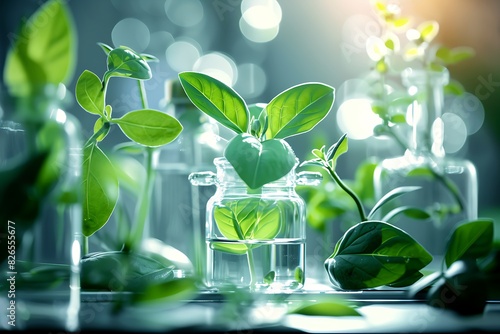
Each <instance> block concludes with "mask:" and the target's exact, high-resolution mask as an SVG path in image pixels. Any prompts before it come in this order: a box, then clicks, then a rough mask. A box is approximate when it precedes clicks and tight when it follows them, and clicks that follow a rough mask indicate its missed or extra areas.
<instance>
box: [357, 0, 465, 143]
mask: <svg viewBox="0 0 500 334" xmlns="http://www.w3.org/2000/svg"><path fill="white" fill-rule="evenodd" d="M372 7H373V8H374V11H375V13H376V15H377V17H378V19H379V21H380V23H381V25H382V30H383V33H382V35H381V36H380V37H378V36H370V37H369V38H368V39H367V42H366V51H367V54H368V56H369V58H370V59H371V60H373V61H374V67H373V69H374V74H376V75H375V76H374V78H375V82H373V83H372V85H371V87H373V88H372V91H371V95H372V98H373V99H374V103H373V105H372V109H373V112H374V113H375V114H377V115H378V116H379V117H380V119H381V120H382V124H380V125H378V126H377V127H376V128H375V129H374V135H375V136H381V135H385V136H390V137H392V138H394V139H396V141H397V142H398V143H399V144H400V145H401V146H402V148H403V149H406V148H407V147H408V144H407V143H406V141H405V140H404V139H403V138H401V136H400V135H398V133H397V129H398V127H400V126H402V125H403V126H404V124H405V123H406V110H407V107H408V105H409V104H411V103H412V101H413V98H411V97H409V96H408V94H406V93H405V92H401V91H399V90H398V89H393V90H390V91H388V90H387V89H386V88H385V85H386V84H387V75H389V74H391V73H398V70H397V69H394V68H393V67H392V65H391V58H392V57H395V56H398V55H401V56H402V57H403V59H405V60H406V61H407V62H409V63H411V62H413V61H417V62H420V64H421V65H420V66H422V67H423V68H424V69H427V70H434V71H442V70H443V68H445V67H446V66H448V65H453V64H456V63H459V62H461V61H464V60H466V59H469V58H471V57H472V56H474V50H473V49H472V48H470V47H463V46H459V47H455V48H448V47H446V46H444V45H439V44H438V45H436V46H435V47H433V46H434V42H435V39H436V36H437V35H438V32H439V24H438V22H436V21H434V20H429V21H424V22H422V23H420V24H419V25H418V26H417V27H415V28H412V27H410V25H411V24H410V23H411V20H410V18H408V17H404V16H401V10H400V8H399V7H398V6H397V5H395V4H388V3H387V1H384V0H374V1H372ZM397 33H400V34H405V35H406V36H407V38H408V44H407V45H406V46H405V47H404V48H402V47H401V41H400V40H399V38H398V36H397ZM393 88H394V87H393ZM444 91H445V93H449V94H455V95H460V94H463V92H464V88H463V86H462V85H461V84H460V83H459V82H458V81H456V80H453V79H452V80H450V82H449V83H448V84H447V85H446V86H445V87H444Z"/></svg>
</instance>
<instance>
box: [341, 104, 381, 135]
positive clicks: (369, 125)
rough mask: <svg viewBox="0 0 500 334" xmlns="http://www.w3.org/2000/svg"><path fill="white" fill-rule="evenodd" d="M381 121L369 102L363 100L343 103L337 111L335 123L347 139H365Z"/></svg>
mask: <svg viewBox="0 0 500 334" xmlns="http://www.w3.org/2000/svg"><path fill="white" fill-rule="evenodd" d="M381 122H382V121H381V120H380V118H379V117H378V116H377V115H375V113H374V112H373V111H372V107H371V102H370V100H369V99H365V98H355V99H350V100H346V101H344V102H343V103H342V104H341V105H340V107H339V109H338V110H337V123H338V125H339V128H340V130H341V131H342V132H345V133H347V136H348V137H349V139H357V140H361V139H366V138H368V137H370V136H372V135H373V128H374V127H375V126H377V125H378V124H380V123H381Z"/></svg>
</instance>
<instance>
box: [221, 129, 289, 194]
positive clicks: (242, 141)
mask: <svg viewBox="0 0 500 334" xmlns="http://www.w3.org/2000/svg"><path fill="white" fill-rule="evenodd" d="M224 156H225V157H226V159H227V160H228V161H229V162H230V163H231V165H232V166H233V167H234V169H235V170H236V173H238V176H239V177H240V178H241V179H242V180H243V181H244V182H245V183H246V184H247V185H248V186H249V187H250V188H252V189H257V188H260V187H262V186H263V185H265V184H267V183H269V182H272V181H276V180H278V179H280V178H282V177H283V176H285V175H286V174H288V173H289V172H290V171H291V170H292V168H293V167H294V166H295V164H296V163H297V158H296V156H295V153H294V152H293V150H292V148H291V147H290V146H289V145H288V143H286V142H285V141H284V140H280V139H271V140H266V141H264V142H262V143H261V142H260V141H259V140H258V139H257V138H255V137H253V136H251V135H249V134H247V133H242V134H239V135H237V136H235V137H234V138H233V139H231V141H230V142H229V143H228V145H227V147H226V149H225V150H224Z"/></svg>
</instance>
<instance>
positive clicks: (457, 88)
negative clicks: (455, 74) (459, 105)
mask: <svg viewBox="0 0 500 334" xmlns="http://www.w3.org/2000/svg"><path fill="white" fill-rule="evenodd" d="M464 92H465V88H464V86H463V85H462V84H461V83H460V82H458V81H456V80H450V82H449V83H448V84H447V85H446V86H444V93H445V94H452V95H462V94H463V93H464Z"/></svg>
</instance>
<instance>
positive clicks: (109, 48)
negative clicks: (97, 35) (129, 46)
mask: <svg viewBox="0 0 500 334" xmlns="http://www.w3.org/2000/svg"><path fill="white" fill-rule="evenodd" d="M97 45H99V46H100V47H101V49H102V51H104V53H105V54H106V55H109V53H110V52H111V51H112V50H113V48H112V47H111V46H109V45H107V44H104V43H101V42H99V43H97Z"/></svg>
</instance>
